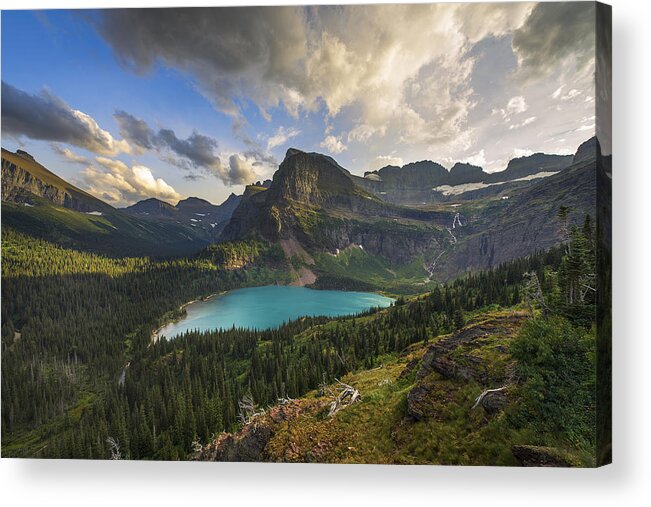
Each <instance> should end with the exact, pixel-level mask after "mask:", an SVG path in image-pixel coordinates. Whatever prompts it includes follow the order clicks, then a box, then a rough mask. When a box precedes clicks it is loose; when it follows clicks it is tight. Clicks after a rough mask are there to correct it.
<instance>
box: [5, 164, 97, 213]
mask: <svg viewBox="0 0 651 507" xmlns="http://www.w3.org/2000/svg"><path fill="white" fill-rule="evenodd" d="M27 193H31V194H34V195H36V196H39V197H43V198H45V199H47V200H48V201H51V202H53V203H54V204H58V205H59V206H63V207H65V208H70V209H73V210H75V211H99V209H100V207H99V206H94V205H92V204H89V203H88V202H87V201H86V200H85V199H79V198H76V197H75V196H74V195H72V194H71V193H70V192H67V191H66V190H63V189H61V188H58V187H56V186H54V185H49V184H47V183H45V182H43V181H42V180H40V179H38V178H35V177H34V176H33V175H32V174H31V173H30V172H28V171H26V170H25V169H23V168H22V167H19V166H17V165H16V164H15V163H13V162H11V161H9V160H7V159H5V158H3V159H2V200H3V201H11V202H23V201H25V199H26V196H27Z"/></svg>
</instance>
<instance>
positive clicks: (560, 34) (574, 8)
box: [513, 2, 596, 78]
mask: <svg viewBox="0 0 651 507" xmlns="http://www.w3.org/2000/svg"><path fill="white" fill-rule="evenodd" d="M595 19H596V18H595V4H594V3H593V2H549V3H547V2H543V3H539V4H537V5H536V6H535V8H534V9H533V11H532V12H531V16H529V18H528V19H527V21H526V22H525V23H524V25H523V26H522V27H520V28H519V29H517V30H515V32H514V34H513V49H514V51H515V53H516V55H517V57H518V65H519V67H520V71H521V73H522V75H523V76H524V77H526V78H537V77H542V76H546V75H549V74H550V73H551V72H552V71H553V70H554V69H555V68H557V67H558V66H559V65H563V64H566V63H571V64H572V65H573V66H574V67H575V68H576V69H584V68H585V67H587V66H590V65H592V63H593V62H594V55H595V24H596V23H595Z"/></svg>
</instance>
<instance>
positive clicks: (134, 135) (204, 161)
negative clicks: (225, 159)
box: [114, 111, 293, 185]
mask: <svg viewBox="0 0 651 507" xmlns="http://www.w3.org/2000/svg"><path fill="white" fill-rule="evenodd" d="M114 117H115V119H116V121H117V122H118V125H119V127H120V133H121V134H122V136H124V137H125V139H128V140H129V142H130V143H131V144H132V145H133V146H135V147H137V148H138V149H140V150H155V151H158V152H159V154H160V155H161V158H162V159H163V160H164V161H165V162H167V163H169V164H172V165H175V166H177V167H180V168H181V169H183V170H186V171H192V170H194V169H199V170H203V171H204V172H206V173H208V174H211V175H213V176H215V177H217V178H219V179H221V180H222V181H223V182H224V183H225V184H226V185H240V184H246V183H250V182H251V181H253V180H254V179H255V177H256V175H255V172H254V171H253V168H252V165H254V164H256V163H258V164H259V163H262V162H260V161H259V159H264V160H263V161H264V162H266V161H268V158H265V157H262V156H260V154H259V153H258V152H257V151H256V150H249V152H248V153H249V156H246V155H245V156H244V158H242V157H238V158H237V159H236V160H235V161H234V160H233V158H232V157H231V159H230V160H229V165H228V166H225V165H224V164H223V163H222V159H221V157H220V155H219V154H218V148H219V143H218V142H217V140H216V139H215V138H213V137H209V136H206V135H203V134H200V133H199V132H196V131H193V132H192V134H190V135H189V136H188V137H187V138H186V139H182V138H179V137H178V136H177V135H176V133H175V132H174V131H173V130H172V129H168V128H162V129H159V130H158V131H157V132H156V131H154V130H153V129H152V128H151V127H150V126H149V125H148V124H147V122H146V121H144V120H142V119H140V118H136V117H135V116H133V115H131V114H130V113H127V112H126V111H116V113H115V114H114ZM292 132H293V131H292ZM292 132H290V134H292ZM250 158H253V159H254V161H253V162H252V163H250V162H249V161H248V160H249V159H250ZM192 178H195V179H196V175H194V174H193V176H191V177H190V179H192ZM249 178H251V179H249Z"/></svg>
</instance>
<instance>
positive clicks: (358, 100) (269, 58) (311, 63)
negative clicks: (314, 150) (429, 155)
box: [95, 3, 533, 149]
mask: <svg viewBox="0 0 651 507" xmlns="http://www.w3.org/2000/svg"><path fill="white" fill-rule="evenodd" d="M532 8H533V4H527V3H525V4H490V5H481V6H477V5H473V6H472V7H470V6H465V5H463V4H431V5H373V6H368V5H367V6H354V5H353V6H317V7H300V6H291V7H256V8H216V9H157V10H154V9H111V10H105V11H100V14H99V16H98V18H97V19H96V21H95V26H96V28H97V30H98V32H99V33H100V34H101V36H102V37H103V38H104V39H105V40H106V41H107V42H108V43H109V45H110V46H111V47H112V49H113V52H114V54H115V56H116V58H117V60H118V61H119V62H120V63H121V64H122V65H123V66H124V67H126V68H128V69H131V70H132V71H133V72H136V73H138V74H145V73H147V72H151V71H152V70H153V69H154V68H155V67H156V66H157V65H163V66H166V67H170V68H175V69H177V70H180V71H182V72H185V73H187V74H189V75H190V76H191V77H192V79H193V81H194V82H195V83H197V85H198V88H199V89H200V90H201V92H202V93H203V94H204V95H205V96H206V97H208V98H209V99H210V100H211V101H212V103H213V104H214V105H215V107H216V108H217V109H218V110H220V111H222V112H224V113H226V114H229V115H231V116H232V117H233V118H234V122H237V123H238V124H241V123H242V117H243V114H244V113H243V109H242V108H243V107H246V104H250V103H253V104H255V105H256V106H257V107H258V109H259V110H260V112H261V114H262V116H263V117H264V118H267V119H269V118H270V117H271V114H272V113H273V109H274V108H284V109H285V111H286V112H287V113H288V114H289V115H290V116H291V117H294V118H298V116H299V115H300V114H302V113H306V114H309V113H313V112H316V111H322V110H324V111H325V114H326V115H327V117H328V118H334V117H337V116H342V117H344V118H345V117H346V115H350V114H352V113H351V111H353V110H354V114H355V118H356V121H355V123H356V124H357V125H358V127H356V128H354V129H353V130H351V132H350V133H349V134H348V135H349V139H348V142H349V143H350V142H356V143H363V144H366V143H369V142H370V141H371V140H372V138H373V137H374V136H377V137H378V138H385V137H387V138H389V139H390V140H392V141H395V142H401V143H407V144H420V145H423V146H427V147H430V146H432V145H443V144H445V143H457V140H458V139H462V138H463V139H464V140H463V141H461V142H460V144H463V143H465V136H467V134H466V133H464V130H466V129H467V125H466V123H467V118H468V113H469V111H470V110H471V109H472V108H473V106H474V102H473V100H472V98H471V97H472V89H471V87H470V85H469V79H468V78H469V75H470V72H471V70H472V65H473V61H472V58H470V57H469V56H468V51H469V49H470V48H471V47H472V45H473V44H474V43H475V42H476V41H477V40H478V39H479V38H481V37H486V36H489V35H490V36H501V35H503V34H506V33H509V32H511V31H513V30H514V29H516V28H519V27H521V26H522V24H523V23H524V22H525V19H526V17H527V15H528V14H529V12H530V11H531V10H532ZM487 20H488V21H489V22H487ZM362 27H363V29H361V28H362ZM328 134H330V133H328ZM339 135H341V133H339ZM275 142H276V141H275V140H274V141H272V142H271V145H273V144H274V143H275ZM340 143H341V145H340V146H338V148H339V149H341V147H342V146H343V141H340ZM329 144H331V143H329ZM271 145H269V147H270V148H271V147H273V146H271Z"/></svg>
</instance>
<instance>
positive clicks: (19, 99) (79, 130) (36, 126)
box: [2, 81, 131, 156]
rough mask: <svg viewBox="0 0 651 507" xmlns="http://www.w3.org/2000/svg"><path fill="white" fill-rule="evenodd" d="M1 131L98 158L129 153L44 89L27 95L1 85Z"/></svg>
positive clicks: (76, 111) (96, 125)
mask: <svg viewBox="0 0 651 507" xmlns="http://www.w3.org/2000/svg"><path fill="white" fill-rule="evenodd" d="M2 132H3V134H10V135H14V136H16V137H21V136H25V137H29V138H30V139H35V140H41V141H56V142H61V143H68V144H71V145H74V146H77V147H79V148H84V149H86V150H89V151H92V152H94V153H98V154H101V155H109V156H114V155H117V154H118V153H121V152H125V153H129V152H130V150H131V149H130V146H129V144H128V143H127V142H126V141H124V140H116V139H114V138H113V136H112V135H111V134H110V133H109V132H107V131H106V130H103V129H102V128H100V126H99V125H98V124H97V122H96V121H95V120H94V119H93V118H91V117H90V116H89V115H87V114H85V113H83V112H81V111H78V110H76V109H72V108H71V107H70V106H69V105H68V104H66V103H65V102H64V101H63V100H61V99H60V98H58V97H57V96H55V95H54V94H52V93H50V92H49V91H47V90H43V91H41V93H40V94H38V95H30V94H29V93H26V92H24V91H22V90H19V89H18V88H15V87H14V86H11V85H10V84H7V83H5V82H4V81H3V82H2Z"/></svg>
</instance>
